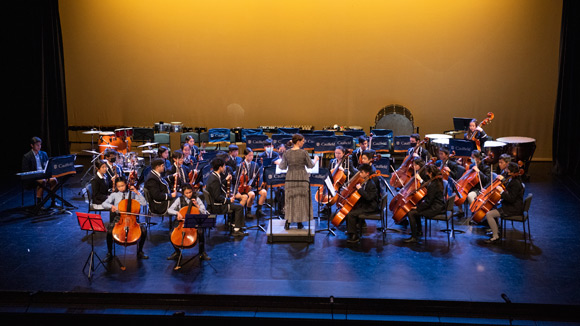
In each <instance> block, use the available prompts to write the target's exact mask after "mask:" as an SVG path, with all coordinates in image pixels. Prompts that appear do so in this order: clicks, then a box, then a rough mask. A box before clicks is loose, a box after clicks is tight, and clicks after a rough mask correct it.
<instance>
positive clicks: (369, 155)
mask: <svg viewBox="0 0 580 326" xmlns="http://www.w3.org/2000/svg"><path fill="white" fill-rule="evenodd" d="M375 155H376V154H375V153H374V152H373V151H364V152H363V155H362V158H361V163H362V164H368V165H370V166H371V170H372V171H371V175H373V174H375V173H377V168H376V167H375V166H374V165H373V161H374V159H375ZM382 178H383V177H382V176H377V177H375V178H373V181H374V183H375V186H376V187H377V195H378V198H379V199H380V198H382V196H383V193H384V191H383V187H381V180H382ZM385 191H386V190H385Z"/></svg>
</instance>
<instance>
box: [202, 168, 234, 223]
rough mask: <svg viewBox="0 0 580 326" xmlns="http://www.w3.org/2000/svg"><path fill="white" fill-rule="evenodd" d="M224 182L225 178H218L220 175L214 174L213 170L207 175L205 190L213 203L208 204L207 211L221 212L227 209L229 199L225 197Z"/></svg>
mask: <svg viewBox="0 0 580 326" xmlns="http://www.w3.org/2000/svg"><path fill="white" fill-rule="evenodd" d="M224 182H225V180H224V179H223V178H221V179H220V177H218V176H217V175H216V173H215V171H212V173H210V175H209V177H207V184H206V186H205V190H207V192H208V193H209V195H210V197H211V199H212V201H213V205H209V204H208V211H210V212H211V213H214V214H222V213H224V212H227V210H228V204H229V203H230V199H229V198H228V197H227V193H226V190H225V189H226V186H224ZM206 202H207V200H206Z"/></svg>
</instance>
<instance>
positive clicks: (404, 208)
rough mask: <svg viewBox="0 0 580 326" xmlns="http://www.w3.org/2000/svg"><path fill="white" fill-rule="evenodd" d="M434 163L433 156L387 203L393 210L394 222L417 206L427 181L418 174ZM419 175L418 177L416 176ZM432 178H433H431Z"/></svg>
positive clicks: (424, 192)
mask: <svg viewBox="0 0 580 326" xmlns="http://www.w3.org/2000/svg"><path fill="white" fill-rule="evenodd" d="M433 164H435V158H433V159H432V160H431V161H429V162H427V163H425V165H423V166H422V167H421V168H420V169H419V170H418V171H416V172H415V175H413V177H412V178H411V180H409V181H408V182H407V183H406V184H405V186H404V187H403V188H402V189H401V190H399V192H398V193H397V194H396V195H395V196H394V197H393V199H391V202H390V203H389V210H390V211H391V212H393V219H394V220H395V222H397V223H398V222H400V221H401V220H402V219H403V218H404V217H405V216H407V213H409V211H410V210H411V209H413V208H414V207H416V206H417V203H419V201H421V199H423V197H425V195H426V194H427V189H425V186H426V185H427V183H425V182H423V181H422V180H420V179H421V177H420V176H419V174H420V173H421V172H423V171H424V170H425V169H426V168H427V166H429V165H433ZM418 176H419V177H418ZM431 180H433V179H431Z"/></svg>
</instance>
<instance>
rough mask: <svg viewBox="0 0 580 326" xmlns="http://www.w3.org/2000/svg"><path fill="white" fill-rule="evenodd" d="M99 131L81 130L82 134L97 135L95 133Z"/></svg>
mask: <svg viewBox="0 0 580 326" xmlns="http://www.w3.org/2000/svg"><path fill="white" fill-rule="evenodd" d="M100 133H101V131H100V130H89V131H83V134H85V135H97V134H100Z"/></svg>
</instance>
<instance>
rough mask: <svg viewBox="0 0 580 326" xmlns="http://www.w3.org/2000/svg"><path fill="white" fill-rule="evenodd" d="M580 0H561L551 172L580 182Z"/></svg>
mask: <svg viewBox="0 0 580 326" xmlns="http://www.w3.org/2000/svg"><path fill="white" fill-rule="evenodd" d="M579 49H580V1H577V0H564V2H563V8H562V31H561V35H560V75H559V82H558V97H557V101H556V110H555V113H554V136H553V140H552V141H553V144H552V146H553V149H552V156H553V160H554V161H553V162H554V172H555V173H556V174H558V175H561V176H568V177H572V178H573V179H574V180H576V181H578V182H580V145H579V144H578V131H579V130H580V65H579V64H578V59H579V58H580V51H579Z"/></svg>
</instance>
